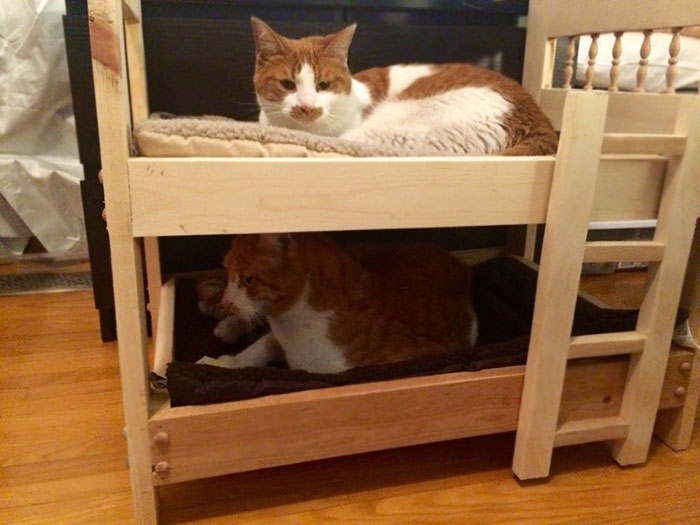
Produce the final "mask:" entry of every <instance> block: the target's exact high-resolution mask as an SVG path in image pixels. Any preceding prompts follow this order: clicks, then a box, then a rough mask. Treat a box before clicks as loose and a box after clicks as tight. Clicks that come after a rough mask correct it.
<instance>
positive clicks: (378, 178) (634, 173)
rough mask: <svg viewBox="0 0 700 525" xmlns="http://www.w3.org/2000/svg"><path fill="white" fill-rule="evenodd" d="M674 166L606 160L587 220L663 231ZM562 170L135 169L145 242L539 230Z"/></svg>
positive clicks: (250, 162) (358, 162)
mask: <svg viewBox="0 0 700 525" xmlns="http://www.w3.org/2000/svg"><path fill="white" fill-rule="evenodd" d="M665 164H666V161H665V160H664V159H663V158H660V157H657V156H637V157H627V156H619V155H609V156H606V157H604V158H603V160H602V161H601V163H600V175H599V180H598V184H597V186H596V196H595V201H594V205H593V211H592V214H591V220H595V221H608V220H623V219H625V220H636V219H655V218H656V215H657V210H658V202H659V195H660V192H661V188H662V186H663V173H664V168H665ZM553 169H554V160H553V159H552V158H551V157H522V158H514V159H503V158H498V159H496V158H493V157H479V158H459V159H456V158H440V159H424V158H404V159H384V158H372V159H352V160H348V159H332V160H331V159H233V158H231V159H229V158H225V159H224V158H192V159H189V158H183V159H161V158H137V159H131V160H129V180H130V186H131V192H132V195H133V199H132V220H133V229H134V234H135V235H138V236H146V237H148V236H157V235H185V234H226V233H249V232H275V231H312V230H322V231H323V230H345V229H371V228H377V229H380V228H409V227H428V226H477V225H497V224H536V223H542V222H544V220H545V217H546V206H547V199H548V198H549V189H550V186H551V177H552V172H553Z"/></svg>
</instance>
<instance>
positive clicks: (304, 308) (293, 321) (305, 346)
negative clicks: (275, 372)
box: [268, 286, 349, 373]
mask: <svg viewBox="0 0 700 525" xmlns="http://www.w3.org/2000/svg"><path fill="white" fill-rule="evenodd" d="M332 316H333V312H318V311H316V310H314V309H313V308H311V306H310V305H309V301H308V286H307V289H306V290H305V291H304V293H303V294H302V296H301V297H300V298H299V300H298V301H297V302H296V303H295V304H294V306H292V307H291V308H290V309H288V310H287V311H285V312H284V313H282V314H281V315H279V316H277V317H275V318H272V317H268V322H269V324H270V328H271V329H272V333H273V334H274V336H275V339H277V341H278V342H279V343H280V345H281V346H282V349H283V350H284V354H285V357H286V359H287V363H288V364H289V367H290V368H295V369H301V370H307V371H309V372H319V373H335V372H342V371H343V370H347V369H348V368H349V365H348V363H347V360H346V359H345V354H344V352H343V350H342V349H341V348H339V347H338V346H337V345H336V344H335V343H334V342H333V341H332V340H331V339H330V337H329V333H328V330H329V326H330V321H331V318H332Z"/></svg>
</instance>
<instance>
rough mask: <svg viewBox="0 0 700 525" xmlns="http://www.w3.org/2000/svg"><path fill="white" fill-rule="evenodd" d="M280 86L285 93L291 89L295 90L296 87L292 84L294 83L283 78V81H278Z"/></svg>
mask: <svg viewBox="0 0 700 525" xmlns="http://www.w3.org/2000/svg"><path fill="white" fill-rule="evenodd" d="M280 84H281V85H282V87H283V88H284V89H286V90H287V91H292V90H293V89H296V87H297V85H296V84H295V83H294V81H293V80H289V79H288V78H285V79H284V80H280Z"/></svg>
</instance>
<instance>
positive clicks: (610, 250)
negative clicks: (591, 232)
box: [583, 241, 665, 262]
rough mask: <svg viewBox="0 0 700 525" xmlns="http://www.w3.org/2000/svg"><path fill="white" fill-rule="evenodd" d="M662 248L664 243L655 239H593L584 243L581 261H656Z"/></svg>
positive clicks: (660, 256)
mask: <svg viewBox="0 0 700 525" xmlns="http://www.w3.org/2000/svg"><path fill="white" fill-rule="evenodd" d="M664 249H665V246H664V243H662V242H657V241H593V242H588V243H586V250H585V251H584V252H583V262H629V261H648V262H657V261H660V260H661V259H662V258H663V256H664Z"/></svg>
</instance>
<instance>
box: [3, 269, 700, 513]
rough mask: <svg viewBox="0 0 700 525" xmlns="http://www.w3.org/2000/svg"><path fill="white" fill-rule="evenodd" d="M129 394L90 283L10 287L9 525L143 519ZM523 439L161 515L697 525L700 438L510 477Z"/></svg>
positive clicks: (347, 467) (164, 492)
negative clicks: (104, 338) (22, 292)
mask: <svg viewBox="0 0 700 525" xmlns="http://www.w3.org/2000/svg"><path fill="white" fill-rule="evenodd" d="M622 281H624V279H623V280H622ZM622 281H621V283H618V285H616V286H618V287H619V288H620V290H621V291H622V292H621V295H619V296H618V302H621V303H625V302H633V300H636V299H634V298H633V297H632V296H633V295H634V294H633V292H631V291H630V290H633V289H636V288H635V286H636V287H637V288H638V285H639V283H640V282H641V281H640V280H639V279H637V281H636V283H637V284H634V282H632V283H631V284H630V283H627V284H624V283H623V282H622ZM633 281H634V279H633ZM610 286H611V285H610V284H609V283H608V284H605V280H604V279H600V278H587V279H586V280H585V282H584V288H586V289H587V290H589V291H593V292H596V291H598V292H600V291H601V289H602V290H603V293H605V288H606V287H608V288H610ZM630 287H631V288H630ZM610 293H611V294H612V295H615V292H614V291H612V292H610V290H608V294H610ZM608 299H609V297H608ZM120 401H121V399H120V392H119V378H118V366H117V355H116V345H115V344H102V343H100V334H99V327H98V324H97V314H96V312H95V311H94V309H93V302H92V295H91V294H90V293H89V292H73V293H65V294H49V295H28V296H17V297H0V468H1V472H0V523H3V524H5V523H47V524H48V523H50V524H62V523H70V524H73V523H75V524H82V523H130V522H131V521H132V520H131V502H130V492H129V481H128V474H127V470H126V467H125V465H124V458H125V454H126V452H125V443H124V441H123V439H122V437H121V428H122V425H123V418H122V414H121V406H120ZM465 417H469V415H468V414H465ZM348 439H352V436H348ZM513 442H514V436H513V435H512V434H500V435H495V436H489V437H483V438H473V439H465V440H460V441H453V442H447V443H439V444H434V445H426V446H420V447H412V448H406V449H399V450H391V451H385V452H380V453H373V454H365V455H361V456H354V457H346V458H338V459H333V460H327V461H319V462H314V463H308V464H303V465H297V466H291V467H283V468H277V469H270V470H265V471H259V472H252V473H246V474H239V475H234V476H227V477H224V478H216V479H211V480H205V481H199V482H191V483H186V484H180V485H175V486H170V487H165V488H163V489H161V491H160V494H161V518H162V522H163V523H260V524H270V523H302V522H303V523H353V524H356V523H402V524H405V523H460V524H461V523H476V522H478V523H567V522H575V523H660V522H664V523H700V439H699V438H698V437H697V435H696V438H695V439H694V441H693V445H692V447H691V449H690V450H688V451H686V452H683V453H673V452H671V451H670V449H668V448H667V447H665V446H664V445H662V444H660V443H658V442H656V441H655V442H654V444H653V448H652V452H651V457H650V460H649V463H648V464H647V465H646V466H644V467H641V468H626V469H621V468H619V467H617V466H616V465H615V464H614V463H613V461H612V459H611V457H610V454H609V451H608V449H607V447H606V446H605V445H603V444H594V445H583V446H577V447H569V448H564V449H558V450H556V451H555V455H554V456H555V457H554V461H553V469H552V472H553V477H552V478H551V479H550V480H548V481H546V482H542V483H527V484H520V483H518V482H517V481H516V480H515V479H514V478H513V476H512V474H511V471H510V461H511V455H512V450H513Z"/></svg>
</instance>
